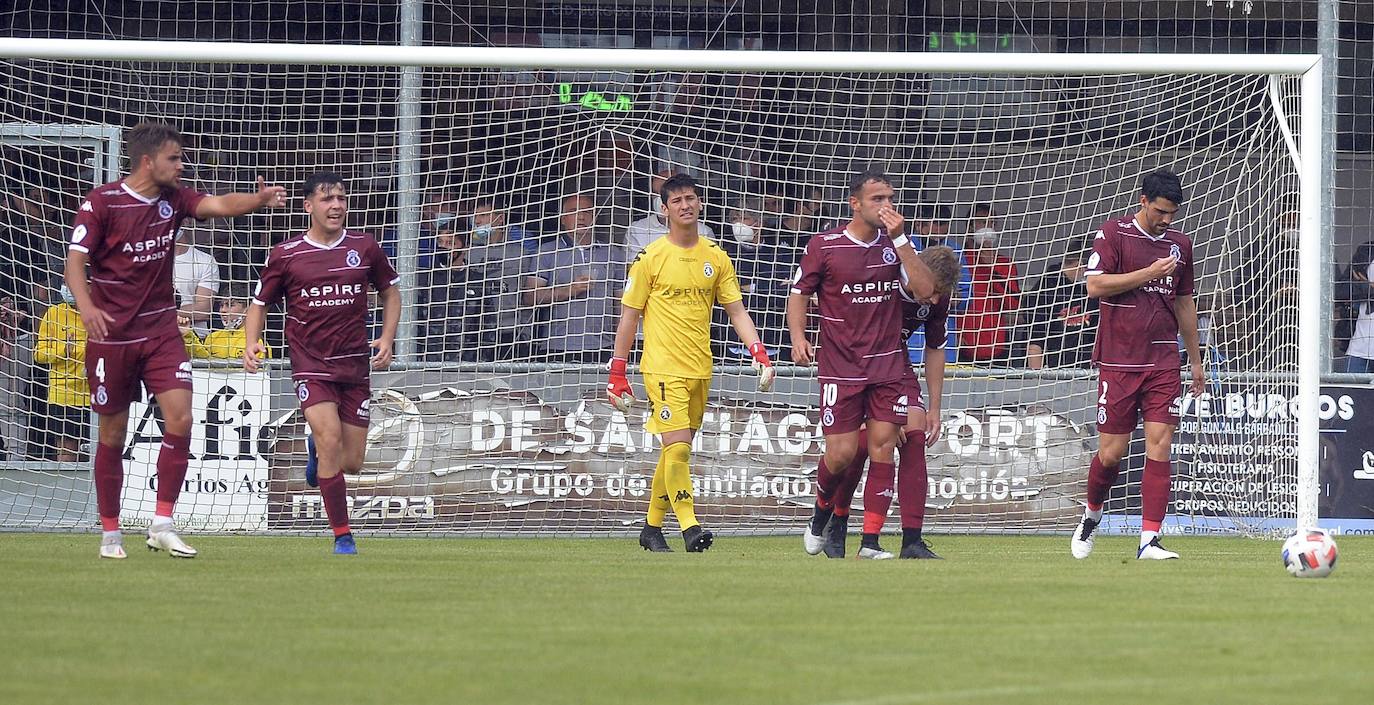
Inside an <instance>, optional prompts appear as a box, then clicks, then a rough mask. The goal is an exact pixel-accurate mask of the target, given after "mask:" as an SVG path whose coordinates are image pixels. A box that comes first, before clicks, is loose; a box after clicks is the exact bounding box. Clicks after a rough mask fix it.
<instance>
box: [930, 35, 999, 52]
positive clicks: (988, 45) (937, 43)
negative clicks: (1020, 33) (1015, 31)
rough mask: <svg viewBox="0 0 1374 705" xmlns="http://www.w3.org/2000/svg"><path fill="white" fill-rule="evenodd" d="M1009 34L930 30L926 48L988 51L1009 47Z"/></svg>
mask: <svg viewBox="0 0 1374 705" xmlns="http://www.w3.org/2000/svg"><path fill="white" fill-rule="evenodd" d="M1011 38H1012V35H1010V34H979V33H978V32H931V33H930V36H929V37H927V38H926V48H927V49H930V50H931V51H960V50H965V49H967V50H969V51H989V50H997V49H1010V48H1011Z"/></svg>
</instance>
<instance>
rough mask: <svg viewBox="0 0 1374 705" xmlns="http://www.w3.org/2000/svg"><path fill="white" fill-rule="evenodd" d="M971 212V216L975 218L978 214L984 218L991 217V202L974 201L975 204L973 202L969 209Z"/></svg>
mask: <svg viewBox="0 0 1374 705" xmlns="http://www.w3.org/2000/svg"><path fill="white" fill-rule="evenodd" d="M971 214H972V215H973V217H975V218H977V217H978V216H979V215H980V214H981V215H982V216H983V217H985V218H991V217H992V204H991V203H975V204H973V210H972V211H971Z"/></svg>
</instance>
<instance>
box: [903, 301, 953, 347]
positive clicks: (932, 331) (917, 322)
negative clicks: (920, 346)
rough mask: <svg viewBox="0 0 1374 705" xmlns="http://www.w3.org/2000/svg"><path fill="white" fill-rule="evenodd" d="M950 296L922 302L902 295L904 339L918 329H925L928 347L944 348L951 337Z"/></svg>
mask: <svg viewBox="0 0 1374 705" xmlns="http://www.w3.org/2000/svg"><path fill="white" fill-rule="evenodd" d="M948 325H949V297H948V296H946V297H944V298H942V299H940V302H939V303H936V304H922V303H917V302H915V301H912V300H911V298H910V297H909V296H907V295H906V293H905V292H903V295H902V340H906V339H907V338H910V337H911V334H912V333H915V332H916V330H917V329H918V328H919V329H923V330H924V331H925V338H926V348H927V349H930V350H944V349H945V343H946V342H948V339H949V331H948V330H947V328H948Z"/></svg>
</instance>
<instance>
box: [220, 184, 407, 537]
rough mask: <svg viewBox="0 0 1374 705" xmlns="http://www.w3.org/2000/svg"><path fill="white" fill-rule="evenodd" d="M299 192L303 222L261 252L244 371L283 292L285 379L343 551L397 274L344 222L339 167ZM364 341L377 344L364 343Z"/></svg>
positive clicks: (396, 313)
mask: <svg viewBox="0 0 1374 705" xmlns="http://www.w3.org/2000/svg"><path fill="white" fill-rule="evenodd" d="M302 193H303V194H304V196H305V212H306V213H307V214H308V215H309V216H310V227H309V229H307V230H306V231H305V232H304V233H301V234H300V235H297V236H295V237H292V238H289V239H287V240H286V241H285V242H282V243H280V244H278V245H277V246H276V247H273V248H272V252H271V254H270V255H268V257H267V266H266V267H264V268H263V271H262V278H261V281H259V282H258V291H257V294H256V295H254V297H253V305H252V306H250V307H249V308H248V315H247V320H246V321H245V322H244V337H245V339H246V340H247V341H248V345H247V347H246V348H245V349H244V351H243V367H244V369H246V370H248V371H249V372H257V371H258V369H259V368H260V366H261V362H260V361H259V357H260V356H261V353H263V352H264V351H265V346H264V345H263V343H262V339H261V336H262V327H263V322H264V321H265V320H266V316H267V306H269V305H271V304H273V303H275V302H276V301H277V299H280V298H285V299H286V342H287V345H288V347H289V348H290V353H291V379H292V381H294V382H295V384H296V398H297V399H299V400H300V404H301V413H302V414H303V415H304V416H305V422H306V423H307V424H308V425H309V426H310V441H311V444H312V445H313V446H314V452H315V454H316V456H317V460H316V463H317V465H316V468H317V470H316V471H317V472H318V484H319V488H320V496H321V498H323V500H324V512H325V515H326V516H327V517H328V518H329V526H330V528H331V529H333V531H334V553H339V554H350V555H351V554H355V553H357V552H358V549H357V545H356V544H355V542H354V540H353V533H352V531H351V530H350V528H349V525H348V496H347V490H348V488H347V485H346V483H345V481H344V475H343V474H344V473H348V474H353V473H357V472H358V471H359V470H361V469H362V467H363V458H364V456H365V455H366V454H367V425H368V403H369V401H370V400H371V398H372V389H371V386H370V380H369V377H368V375H369V368H370V369H373V370H381V369H386V367H387V366H388V365H390V364H391V350H392V344H393V342H394V341H395V339H396V326H397V324H398V323H399V322H400V320H401V294H400V292H399V291H398V290H397V289H396V286H395V285H396V283H397V282H398V281H399V280H400V277H399V276H398V275H397V274H396V270H395V269H393V268H392V267H391V262H389V261H388V260H387V258H386V253H384V252H382V248H381V247H379V246H378V245H377V241H376V240H375V239H373V237H372V236H371V235H368V234H367V233H362V232H355V231H351V230H346V229H345V226H344V222H345V220H346V217H347V215H348V190H347V189H346V187H345V186H344V182H343V177H341V176H339V175H338V174H335V173H333V172H320V173H316V174H314V175H312V176H311V177H310V178H308V179H306V180H305V186H304V188H303V189H302ZM368 286H371V287H373V288H374V289H376V290H377V293H378V298H380V299H381V302H382V334H381V337H379V338H378V339H377V340H374V341H372V342H371V343H370V344H369V343H368V340H367V311H368V308H367V288H368ZM369 346H370V347H371V348H372V349H375V350H376V352H375V353H370V351H369ZM307 479H311V478H307ZM313 484H314V483H312V486H313Z"/></svg>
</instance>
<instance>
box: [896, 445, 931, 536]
mask: <svg viewBox="0 0 1374 705" xmlns="http://www.w3.org/2000/svg"><path fill="white" fill-rule="evenodd" d="M929 491H930V478H929V477H927V475H926V432H925V431H922V430H921V429H912V430H910V431H907V432H906V440H905V441H903V442H902V447H901V448H898V449H897V496H899V497H901V498H902V501H901V502H899V503H898V504H897V511H899V512H901V514H902V528H903V529H919V528H921V527H922V526H923V525H924V524H925V522H926V494H927V493H928V492H929Z"/></svg>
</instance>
